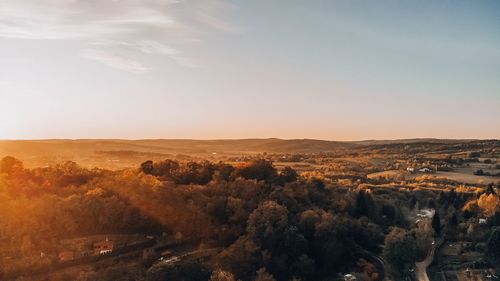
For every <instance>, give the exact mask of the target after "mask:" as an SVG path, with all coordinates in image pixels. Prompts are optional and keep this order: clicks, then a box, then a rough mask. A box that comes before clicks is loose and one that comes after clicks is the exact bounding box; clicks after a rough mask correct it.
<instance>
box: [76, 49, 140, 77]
mask: <svg viewBox="0 0 500 281" xmlns="http://www.w3.org/2000/svg"><path fill="white" fill-rule="evenodd" d="M80 55H81V56H82V57H84V58H87V59H91V60H95V61H98V62H101V63H104V64H106V65H108V66H111V67H114V68H117V69H121V70H125V71H129V72H132V73H138V74H139V73H144V72H147V71H148V70H149V68H148V67H145V66H143V65H142V64H141V63H139V62H137V61H134V60H131V59H128V58H126V57H123V56H120V55H117V54H113V53H110V52H107V51H102V50H96V49H87V50H83V51H82V52H80Z"/></svg>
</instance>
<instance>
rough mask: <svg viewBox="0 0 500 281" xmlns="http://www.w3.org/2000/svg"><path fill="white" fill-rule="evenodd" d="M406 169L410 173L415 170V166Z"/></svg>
mask: <svg viewBox="0 0 500 281" xmlns="http://www.w3.org/2000/svg"><path fill="white" fill-rule="evenodd" d="M406 171H408V172H410V173H414V172H415V168H413V167H408V168H406Z"/></svg>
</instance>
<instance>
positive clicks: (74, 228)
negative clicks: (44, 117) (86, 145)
mask: <svg viewBox="0 0 500 281" xmlns="http://www.w3.org/2000/svg"><path fill="white" fill-rule="evenodd" d="M497 192H498V188H495V187H494V186H489V187H484V188H478V189H476V191H474V192H472V193H471V192H468V191H467V192H465V191H461V190H459V189H445V190H442V191H440V192H438V191H428V190H420V189H413V190H408V191H407V192H394V191H391V190H380V191H378V190H376V189H375V190H374V189H371V188H370V186H369V185H368V184H363V183H360V182H358V183H357V184H350V185H348V186H342V185H339V184H332V183H326V182H325V181H324V180H322V179H321V178H320V177H302V176H299V174H298V173H297V172H296V171H295V170H293V169H292V168H290V167H285V168H283V169H280V170H279V171H278V170H277V169H276V168H275V167H274V166H273V165H272V163H271V162H270V161H267V160H264V159H254V160H253V161H250V162H248V163H245V164H241V165H237V166H233V165H229V164H225V163H222V162H219V163H214V162H209V161H201V162H178V161H174V160H165V161H160V162H152V161H146V162H144V163H143V164H142V165H140V167H137V168H135V169H124V170H118V171H111V170H104V169H85V168H82V167H80V166H78V165H77V164H76V163H73V162H67V163H64V164H59V165H54V166H50V167H44V168H34V169H27V168H25V167H24V166H23V163H22V162H21V161H19V160H17V159H15V158H13V157H5V158H3V159H2V160H1V162H0V243H1V245H0V257H1V258H2V259H0V262H2V263H3V264H1V266H0V268H1V269H2V270H3V271H4V272H3V273H4V274H7V273H8V272H9V270H15V269H16V268H17V267H18V266H22V265H31V266H39V264H37V263H39V261H37V259H36V257H37V255H38V256H39V254H40V252H47V253H50V252H57V251H58V250H59V248H58V247H59V241H60V240H61V239H65V238H72V237H81V236H86V235H92V234H103V233H144V234H149V235H162V233H165V234H167V235H176V236H177V237H182V239H184V240H186V241H189V243H192V244H200V243H203V244H205V245H210V246H211V247H218V248H220V249H221V251H220V252H219V254H217V255H216V256H215V257H213V259H212V260H211V261H210V262H209V263H187V264H183V265H180V266H176V267H160V268H155V267H151V261H144V262H143V263H141V264H138V265H137V266H133V267H131V266H127V267H126V268H121V267H120V265H115V269H114V271H113V267H110V268H108V269H103V270H101V271H99V270H96V272H93V273H92V274H90V275H89V274H87V275H79V277H78V278H79V279H78V280H111V279H109V278H114V279H113V280H209V279H210V280H238V279H240V280H242V281H246V280H259V281H263V280H304V281H305V280H337V279H336V278H338V277H339V274H340V273H347V272H359V273H360V276H363V278H364V279H365V280H381V277H382V275H383V274H384V272H383V270H382V269H381V268H380V266H378V265H377V264H376V262H375V259H374V256H376V255H377V256H378V255H383V256H384V257H385V259H386V260H387V261H389V262H390V264H391V271H392V273H393V274H394V275H395V276H399V275H401V276H402V275H403V274H404V272H407V270H408V268H410V267H411V266H412V265H413V264H414V262H415V261H417V260H420V259H422V258H423V257H425V254H426V253H425V249H424V248H423V247H424V246H425V243H427V242H428V241H427V240H425V235H426V234H423V232H424V230H421V229H418V228H414V227H412V226H411V225H412V222H411V221H409V220H408V218H407V214H408V213H409V212H411V210H412V209H415V208H418V207H419V206H420V207H430V208H435V209H436V210H437V215H436V216H435V217H434V221H433V223H432V226H433V230H432V232H433V233H434V234H433V235H434V236H436V237H438V236H443V235H446V233H452V234H453V233H456V232H457V231H456V229H457V228H458V227H459V224H460V223H461V222H463V221H465V220H467V219H469V218H471V217H488V218H489V220H488V226H487V228H486V230H485V231H481V232H480V233H479V232H478V231H476V232H474V230H472V231H470V233H469V232H467V233H466V234H464V235H471V236H474V235H475V236H478V237H475V236H474V239H476V240H477V241H478V243H483V244H484V246H483V247H484V251H485V253H486V256H487V260H486V262H490V263H491V264H495V263H496V264H498V262H500V228H499V225H500V203H499V197H498V194H497ZM6 257H9V258H10V259H5V258H6ZM16 259H17V260H22V261H23V262H22V265H19V264H18V263H14V262H12V260H16ZM150 267H151V268H150ZM110 276H114V277H110ZM72 278H73V279H72ZM74 278H75V277H74V276H73V277H64V276H63V277H60V280H75V279H74ZM23 280H30V279H23Z"/></svg>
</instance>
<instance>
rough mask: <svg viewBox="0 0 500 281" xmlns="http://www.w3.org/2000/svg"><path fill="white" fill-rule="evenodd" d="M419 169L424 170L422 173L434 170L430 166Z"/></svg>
mask: <svg viewBox="0 0 500 281" xmlns="http://www.w3.org/2000/svg"><path fill="white" fill-rule="evenodd" d="M418 171H419V172H422V173H430V172H432V170H431V169H429V168H427V167H425V168H421V169H419V170H418Z"/></svg>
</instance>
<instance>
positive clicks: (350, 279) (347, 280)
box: [344, 274, 356, 281]
mask: <svg viewBox="0 0 500 281" xmlns="http://www.w3.org/2000/svg"><path fill="white" fill-rule="evenodd" d="M344 281H356V276H354V275H352V274H346V275H344Z"/></svg>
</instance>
